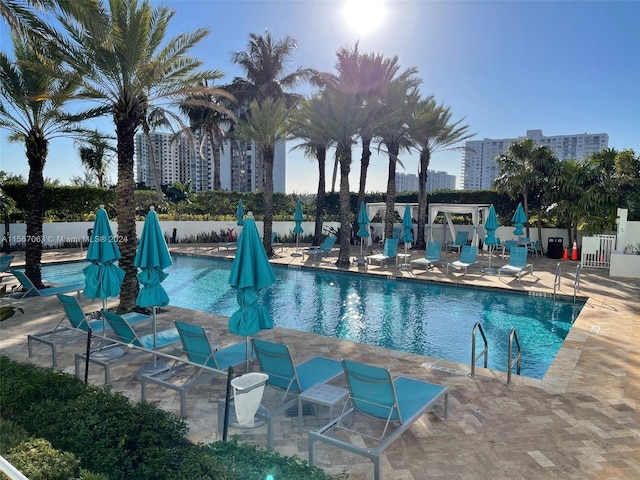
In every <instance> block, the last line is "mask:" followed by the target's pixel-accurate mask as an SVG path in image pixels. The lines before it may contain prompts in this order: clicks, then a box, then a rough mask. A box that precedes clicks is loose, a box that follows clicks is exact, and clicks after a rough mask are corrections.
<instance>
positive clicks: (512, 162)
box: [494, 138, 555, 236]
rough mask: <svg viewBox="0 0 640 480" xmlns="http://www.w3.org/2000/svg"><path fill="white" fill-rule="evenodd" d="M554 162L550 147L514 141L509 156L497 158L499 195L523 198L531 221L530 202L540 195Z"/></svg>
mask: <svg viewBox="0 0 640 480" xmlns="http://www.w3.org/2000/svg"><path fill="white" fill-rule="evenodd" d="M554 158H555V156H554V154H553V151H552V150H551V149H550V148H549V147H547V146H538V145H536V143H535V142H534V141H533V140H532V139H530V138H525V139H523V140H518V141H515V142H513V143H512V144H511V145H509V146H508V147H507V151H506V153H504V154H503V155H500V156H498V157H497V158H496V163H497V164H498V167H499V168H500V175H499V176H498V178H497V179H496V180H495V182H494V185H495V187H496V189H497V190H498V191H501V192H507V193H508V194H509V195H510V196H511V197H512V198H517V197H522V205H523V206H524V212H525V214H526V215H527V218H529V201H530V200H531V198H532V196H537V195H538V191H539V189H540V188H542V185H543V184H544V182H543V178H544V176H545V175H546V172H547V171H549V170H550V166H551V164H552V163H554ZM527 236H529V224H527Z"/></svg>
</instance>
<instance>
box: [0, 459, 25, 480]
mask: <svg viewBox="0 0 640 480" xmlns="http://www.w3.org/2000/svg"><path fill="white" fill-rule="evenodd" d="M0 472H2V473H4V474H5V475H7V477H9V478H10V479H11V480H29V479H28V478H27V477H25V476H24V475H23V473H22V472H21V471H20V470H18V469H17V468H16V467H14V466H13V465H11V463H9V462H8V461H7V460H6V459H5V458H4V457H3V456H2V455H0Z"/></svg>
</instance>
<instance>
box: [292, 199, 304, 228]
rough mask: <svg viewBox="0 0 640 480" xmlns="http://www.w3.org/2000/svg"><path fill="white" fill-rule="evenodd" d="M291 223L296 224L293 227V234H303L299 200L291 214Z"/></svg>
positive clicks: (302, 217) (302, 219)
mask: <svg viewBox="0 0 640 480" xmlns="http://www.w3.org/2000/svg"><path fill="white" fill-rule="evenodd" d="M293 221H294V222H295V223H296V224H295V226H294V227H293V233H296V234H298V233H303V230H302V222H303V221H304V215H303V214H302V203H300V200H298V203H296V211H295V213H294V214H293Z"/></svg>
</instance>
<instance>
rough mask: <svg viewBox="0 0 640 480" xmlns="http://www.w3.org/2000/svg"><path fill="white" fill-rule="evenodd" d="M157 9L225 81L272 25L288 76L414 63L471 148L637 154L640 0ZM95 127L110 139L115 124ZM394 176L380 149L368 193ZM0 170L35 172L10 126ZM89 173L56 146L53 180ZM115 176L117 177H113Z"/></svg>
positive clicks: (425, 91) (295, 174)
mask: <svg viewBox="0 0 640 480" xmlns="http://www.w3.org/2000/svg"><path fill="white" fill-rule="evenodd" d="M151 1H152V3H156V4H162V5H166V6H168V7H170V8H172V9H174V10H175V16H174V17H173V19H172V21H171V24H170V30H169V32H168V35H170V36H174V35H177V34H179V33H181V32H185V31H191V30H193V29H195V28H198V27H208V28H209V29H210V34H209V35H208V36H207V37H206V38H205V39H204V40H203V41H202V42H201V43H200V44H199V45H198V46H197V47H196V48H195V49H194V50H193V52H192V53H193V55H194V56H197V57H199V58H200V59H202V60H203V62H204V65H203V66H204V67H205V68H217V69H220V70H222V71H223V72H224V73H225V75H226V77H225V79H223V82H225V81H230V80H231V79H232V78H233V77H236V76H242V75H243V72H242V71H241V70H239V69H238V67H237V66H236V65H234V64H233V63H232V62H231V55H232V53H234V52H238V51H243V50H246V48H247V43H248V38H249V34H250V33H257V34H262V33H264V31H265V29H267V30H269V32H270V33H271V34H272V36H273V37H274V38H276V39H281V38H284V37H285V36H286V35H289V36H291V37H293V38H294V39H295V40H296V43H297V49H296V51H295V53H294V55H293V56H292V58H291V61H290V64H289V68H290V71H292V70H293V69H295V68H297V67H299V66H302V67H313V68H316V69H318V70H322V71H328V72H335V68H334V67H335V60H336V55H335V53H336V51H337V50H338V49H339V48H341V47H348V48H351V47H353V46H354V45H355V43H356V42H357V41H359V49H360V51H361V52H362V53H374V52H375V53H380V54H383V55H384V56H386V57H393V56H397V57H398V60H399V64H400V65H401V67H402V69H405V68H409V67H416V68H417V69H418V77H420V78H421V80H422V83H421V85H420V92H421V94H422V96H427V95H430V94H433V95H434V96H435V98H436V100H437V101H438V102H441V103H444V104H445V105H446V106H449V107H450V108H451V112H452V119H453V120H454V121H457V120H460V119H464V120H463V124H467V125H469V127H470V132H472V133H474V134H475V135H474V137H473V138H472V139H473V140H482V139H485V138H516V137H519V136H524V135H525V134H526V131H527V130H532V129H541V130H542V132H543V134H544V135H547V136H551V135H568V134H578V133H607V134H609V147H612V148H616V149H619V150H620V149H625V148H632V149H634V150H635V151H636V153H640V87H638V82H639V80H638V79H640V53H638V52H640V30H639V29H638V28H637V19H638V18H640V2H638V1H621V2H616V1H601V2H599V1H587V2H580V1H557V2H553V1H472V2H466V1H438V2H435V1H422V0H368V1H367V0H364V1H365V2H366V8H365V9H364V11H361V13H360V14H359V15H356V17H355V18H363V19H364V18H365V16H366V15H372V14H373V13H375V12H377V11H384V13H383V16H382V20H381V22H380V24H379V26H378V27H377V28H370V29H369V30H370V31H362V30H356V29H355V28H354V27H353V25H352V23H353V21H348V19H347V16H346V15H345V13H344V12H345V4H346V3H347V2H346V1H345V0H340V1H338V0H281V1H277V0H262V1H248V0H247V1H245V0H231V1H226V0H173V1H164V2H158V1H156V0H151ZM380 4H382V8H380ZM353 18H354V17H353V16H352V17H351V20H353ZM356 23H357V22H356ZM368 23H369V24H372V23H373V21H369V22H368ZM0 29H1V31H0V47H1V49H2V50H3V51H5V52H10V50H11V44H10V40H9V36H8V32H7V27H6V25H4V24H3V25H1V26H0ZM299 91H300V92H302V93H309V92H311V88H310V87H301V88H300V89H299ZM89 126H90V127H91V128H94V127H98V128H100V129H101V130H103V131H104V132H107V133H113V131H114V130H113V125H112V123H110V120H109V119H103V120H96V121H94V122H93V123H92V124H90V125H89ZM374 147H375V148H376V149H377V146H374ZM353 155H354V156H353V158H354V164H353V166H352V174H351V176H350V187H351V190H352V191H357V188H358V175H359V169H360V166H359V158H360V151H359V150H358V149H357V148H356V149H354V152H353ZM400 159H401V161H402V163H403V165H404V169H403V168H402V167H399V168H398V172H404V173H412V174H417V169H418V159H417V155H415V154H413V155H411V154H408V153H403V154H401V155H400ZM332 160H333V159H332ZM332 163H333V162H332V161H331V162H328V164H329V165H328V171H327V174H328V176H327V178H328V179H330V178H331V176H330V175H331V171H330V168H331V165H332ZM461 166H462V153H461V151H459V150H454V151H443V152H437V153H436V154H435V155H434V156H433V157H432V161H431V165H430V169H431V170H439V171H446V172H448V173H449V174H452V175H456V177H457V185H458V186H460V184H461V180H460V175H461ZM309 168H312V170H309ZM314 168H315V170H313V169H314ZM387 168H388V163H387V159H386V156H385V155H384V153H382V152H381V153H380V154H379V155H378V154H377V153H375V154H374V157H373V158H372V161H371V165H370V167H369V174H368V178H367V186H366V190H367V191H370V192H381V191H384V190H386V183H387ZM0 169H1V170H4V171H7V172H10V173H14V174H22V175H23V176H24V177H25V178H26V177H27V175H28V166H27V161H26V157H25V154H24V146H23V145H21V144H10V143H8V140H7V132H6V131H5V130H2V131H0ZM114 170H115V169H114ZM311 171H314V172H316V175H311V174H310V173H309V172H311ZM82 172H83V170H82V167H81V165H80V160H79V158H78V154H77V152H76V149H75V148H74V145H73V142H72V141H71V140H69V139H55V140H52V142H51V144H50V148H49V156H48V159H47V164H46V166H45V171H44V173H45V177H49V178H52V179H59V180H60V181H61V182H62V183H68V182H69V178H70V177H71V176H73V175H80V176H82V175H83V173H82ZM110 176H111V178H112V180H114V179H115V177H116V173H115V171H112V172H111V175H110ZM316 190H317V167H316V166H315V164H314V161H313V160H312V159H309V158H307V157H304V156H303V154H302V153H300V152H288V154H287V178H286V191H287V193H293V192H297V193H315V192H316Z"/></svg>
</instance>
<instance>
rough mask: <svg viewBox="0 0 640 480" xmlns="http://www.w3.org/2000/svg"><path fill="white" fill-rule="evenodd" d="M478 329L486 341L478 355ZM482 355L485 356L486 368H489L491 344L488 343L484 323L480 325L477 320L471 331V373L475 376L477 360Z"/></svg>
mask: <svg viewBox="0 0 640 480" xmlns="http://www.w3.org/2000/svg"><path fill="white" fill-rule="evenodd" d="M476 331H479V332H480V335H481V336H482V341H483V342H484V349H483V350H482V351H481V352H480V353H479V354H478V355H476ZM482 356H484V368H487V364H488V361H489V344H488V343H487V336H486V335H485V334H484V330H483V329H482V325H480V322H477V323H476V324H475V325H474V326H473V330H472V331H471V374H470V376H471V377H475V375H476V362H477V361H478V360H479V359H480V357H482Z"/></svg>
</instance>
